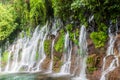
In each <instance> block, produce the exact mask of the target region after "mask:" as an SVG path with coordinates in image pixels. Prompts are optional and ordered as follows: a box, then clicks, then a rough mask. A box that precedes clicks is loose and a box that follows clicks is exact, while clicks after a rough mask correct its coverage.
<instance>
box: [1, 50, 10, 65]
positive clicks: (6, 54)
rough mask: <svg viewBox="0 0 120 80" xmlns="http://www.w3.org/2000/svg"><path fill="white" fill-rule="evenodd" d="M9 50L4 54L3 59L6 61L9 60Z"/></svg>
mask: <svg viewBox="0 0 120 80" xmlns="http://www.w3.org/2000/svg"><path fill="white" fill-rule="evenodd" d="M8 55H9V52H7V51H5V52H4V53H3V56H2V61H3V62H4V63H6V62H7V61H8Z"/></svg>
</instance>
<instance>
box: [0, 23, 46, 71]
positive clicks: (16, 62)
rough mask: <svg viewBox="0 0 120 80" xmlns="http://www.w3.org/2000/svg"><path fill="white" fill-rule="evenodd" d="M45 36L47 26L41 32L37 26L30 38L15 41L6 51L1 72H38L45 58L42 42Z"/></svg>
mask: <svg viewBox="0 0 120 80" xmlns="http://www.w3.org/2000/svg"><path fill="white" fill-rule="evenodd" d="M47 34H48V31H47V25H45V26H44V27H42V28H41V30H39V26H38V27H37V28H36V29H35V31H34V33H33V35H32V37H31V38H30V37H26V36H24V37H23V38H19V39H17V40H16V41H15V42H14V44H13V45H11V49H8V61H7V62H6V65H4V66H5V68H3V67H1V70H2V71H1V72H19V71H28V72H29V71H40V69H41V67H40V66H41V63H42V62H43V60H44V59H45V58H46V55H45V53H44V41H45V40H46V37H47ZM0 62H2V61H0Z"/></svg>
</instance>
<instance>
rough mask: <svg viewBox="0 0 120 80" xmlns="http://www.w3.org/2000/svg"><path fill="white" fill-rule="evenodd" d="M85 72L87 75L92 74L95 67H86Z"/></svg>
mask: <svg viewBox="0 0 120 80" xmlns="http://www.w3.org/2000/svg"><path fill="white" fill-rule="evenodd" d="M87 70H88V72H89V73H93V71H95V70H96V68H95V67H88V68H87Z"/></svg>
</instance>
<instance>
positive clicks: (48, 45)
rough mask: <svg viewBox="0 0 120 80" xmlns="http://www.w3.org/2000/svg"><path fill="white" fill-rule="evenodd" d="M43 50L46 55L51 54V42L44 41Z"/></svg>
mask: <svg viewBox="0 0 120 80" xmlns="http://www.w3.org/2000/svg"><path fill="white" fill-rule="evenodd" d="M44 50H45V53H46V54H47V55H50V54H51V40H45V41H44Z"/></svg>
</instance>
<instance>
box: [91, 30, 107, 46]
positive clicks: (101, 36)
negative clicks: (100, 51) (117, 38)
mask: <svg viewBox="0 0 120 80" xmlns="http://www.w3.org/2000/svg"><path fill="white" fill-rule="evenodd" d="M90 38H91V39H92V40H93V43H94V44H95V47H96V48H99V47H103V46H104V44H105V42H106V40H107V34H106V33H105V32H103V31H99V32H92V33H91V34H90Z"/></svg>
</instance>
